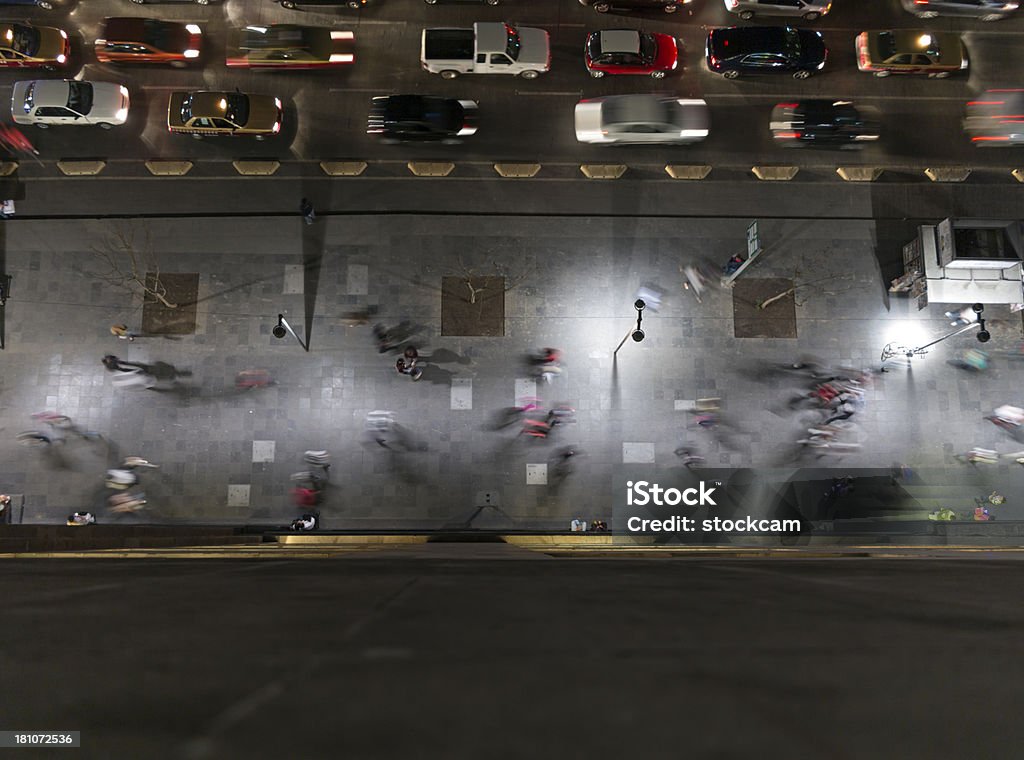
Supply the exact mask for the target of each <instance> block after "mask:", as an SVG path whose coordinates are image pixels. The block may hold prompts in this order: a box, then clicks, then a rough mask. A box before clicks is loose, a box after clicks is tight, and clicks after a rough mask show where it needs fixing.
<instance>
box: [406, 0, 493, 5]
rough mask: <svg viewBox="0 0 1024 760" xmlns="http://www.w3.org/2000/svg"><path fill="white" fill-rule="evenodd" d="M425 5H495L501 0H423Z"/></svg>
mask: <svg viewBox="0 0 1024 760" xmlns="http://www.w3.org/2000/svg"><path fill="white" fill-rule="evenodd" d="M423 2H425V3H426V4H427V5H439V4H440V5H445V4H447V3H453V4H454V3H476V4H477V5H484V4H487V5H497V4H498V3H500V2H501V0H423Z"/></svg>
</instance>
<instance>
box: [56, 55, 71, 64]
mask: <svg viewBox="0 0 1024 760" xmlns="http://www.w3.org/2000/svg"><path fill="white" fill-rule="evenodd" d="M67 59H68V57H67V56H66V55H64V54H63V53H61V54H60V55H58V56H57V63H64V62H65V61H66V60H67Z"/></svg>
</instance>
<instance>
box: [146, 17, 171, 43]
mask: <svg viewBox="0 0 1024 760" xmlns="http://www.w3.org/2000/svg"><path fill="white" fill-rule="evenodd" d="M142 37H143V39H144V40H145V42H146V44H147V45H149V46H150V47H154V48H156V49H157V50H167V24H165V23H164V22H163V21H157V20H156V19H155V18H147V19H145V21H144V22H143V32H142Z"/></svg>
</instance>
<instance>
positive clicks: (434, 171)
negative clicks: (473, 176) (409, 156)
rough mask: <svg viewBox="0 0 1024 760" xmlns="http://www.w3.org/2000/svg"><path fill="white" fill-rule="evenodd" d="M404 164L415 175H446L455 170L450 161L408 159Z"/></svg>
mask: <svg viewBox="0 0 1024 760" xmlns="http://www.w3.org/2000/svg"><path fill="white" fill-rule="evenodd" d="M406 165H407V166H408V167H409V171H411V172H412V173H413V174H415V175H416V176H417V177H447V176H448V175H449V174H451V173H452V172H453V171H455V164H453V163H452V162H451V161H410V162H409V163H408V164H406Z"/></svg>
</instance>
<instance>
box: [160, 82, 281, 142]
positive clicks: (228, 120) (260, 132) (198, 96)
mask: <svg viewBox="0 0 1024 760" xmlns="http://www.w3.org/2000/svg"><path fill="white" fill-rule="evenodd" d="M283 118H284V109H283V108H282V107H281V99H280V98H275V97H272V96H270V95H247V94H246V93H244V92H239V91H238V90H235V91H234V92H172V93H171V99H170V101H169V102H168V104H167V129H168V131H170V132H172V133H175V134H182V135H192V136H193V137H195V138H197V139H198V138H201V137H206V136H211V137H214V136H218V135H252V136H254V137H255V138H256V139H257V140H262V139H263V138H264V137H266V136H267V135H276V134H277V133H278V132H280V131H281V121H282V119H283Z"/></svg>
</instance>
